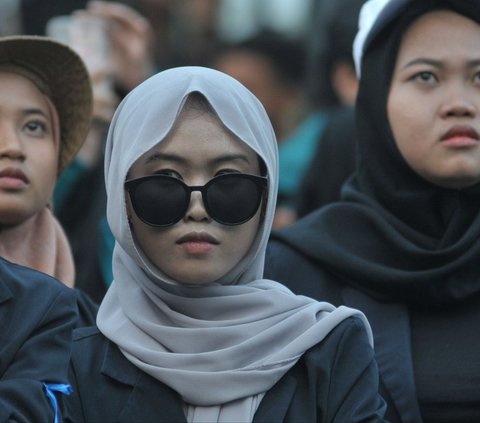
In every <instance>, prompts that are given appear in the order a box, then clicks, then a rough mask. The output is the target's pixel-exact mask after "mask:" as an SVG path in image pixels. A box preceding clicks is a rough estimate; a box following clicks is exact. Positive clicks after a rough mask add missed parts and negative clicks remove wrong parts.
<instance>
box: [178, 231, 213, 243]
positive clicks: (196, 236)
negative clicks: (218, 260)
mask: <svg viewBox="0 0 480 423" xmlns="http://www.w3.org/2000/svg"><path fill="white" fill-rule="evenodd" d="M190 242H191V243H207V244H214V245H218V244H220V242H218V240H217V239H216V238H214V237H213V236H212V235H210V234H208V233H206V232H190V233H188V234H186V235H183V236H182V237H180V238H179V239H178V240H177V244H186V243H190Z"/></svg>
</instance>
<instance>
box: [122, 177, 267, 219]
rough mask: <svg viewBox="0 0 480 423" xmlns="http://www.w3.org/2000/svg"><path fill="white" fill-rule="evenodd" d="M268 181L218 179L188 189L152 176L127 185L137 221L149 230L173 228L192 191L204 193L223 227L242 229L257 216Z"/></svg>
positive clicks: (211, 213)
mask: <svg viewBox="0 0 480 423" xmlns="http://www.w3.org/2000/svg"><path fill="white" fill-rule="evenodd" d="M266 186H267V178H266V177H264V176H254V175H248V174H245V173H228V174H224V175H219V176H216V177H215V178H213V179H211V180H210V181H208V182H207V183H206V184H205V185H203V186H188V185H186V184H185V183H184V182H182V181H181V180H180V179H178V178H174V177H172V176H167V175H150V176H144V177H141V178H137V179H130V180H128V181H126V182H125V189H126V190H127V191H128V193H129V195H130V200H131V202H132V206H133V209H134V211H135V214H136V215H137V216H138V218H139V219H140V220H141V221H142V222H144V223H146V224H147V225H150V226H170V225H173V224H175V223H177V222H178V221H180V220H181V219H182V218H183V217H184V216H185V213H186V212H187V209H188V206H189V204H190V196H191V193H192V191H200V192H201V193H202V199H203V204H204V206H205V210H206V211H207V213H208V215H209V216H210V217H211V218H212V219H213V220H215V221H217V222H219V223H221V224H223V225H229V226H233V225H241V224H242V223H245V222H247V221H248V220H250V219H251V218H252V217H253V216H254V215H255V213H256V212H257V210H258V208H259V206H260V203H261V201H262V195H263V192H264V189H265V187H266Z"/></svg>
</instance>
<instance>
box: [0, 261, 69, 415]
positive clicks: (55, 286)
mask: <svg viewBox="0 0 480 423" xmlns="http://www.w3.org/2000/svg"><path fill="white" fill-rule="evenodd" d="M76 321H77V307H76V301H75V295H74V292H73V290H71V289H70V288H67V287H66V286H64V285H62V284H61V283H60V282H58V281H57V280H55V279H53V278H51V277H49V276H47V275H45V274H43V273H40V272H37V271H35V270H32V269H28V268H26V267H23V266H19V265H16V264H13V263H10V262H8V261H6V260H4V259H2V258H0V423H3V422H18V423H21V422H23V423H33V422H34V423H51V422H52V423H53V421H54V411H53V410H54V408H53V402H52V401H51V400H50V399H49V398H48V397H47V395H46V391H45V387H44V385H43V383H47V384H49V383H61V384H67V383H68V378H67V373H68V362H69V359H70V351H71V337H72V331H73V327H74V325H75V324H76Z"/></svg>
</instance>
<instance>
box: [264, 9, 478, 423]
mask: <svg viewBox="0 0 480 423" xmlns="http://www.w3.org/2000/svg"><path fill="white" fill-rule="evenodd" d="M354 52H355V58H356V64H357V72H358V73H359V75H360V78H361V79H360V91H359V96H358V100H357V111H356V113H357V116H356V119H357V136H358V140H359V143H358V158H357V169H356V173H355V175H354V177H353V178H351V179H350V180H349V181H348V182H347V183H346V184H345V185H344V186H343V191H342V201H340V202H338V203H335V204H332V205H330V206H327V207H324V208H321V209H320V210H318V211H316V212H314V213H313V214H310V215H309V216H307V217H306V218H304V220H302V221H301V222H298V223H297V224H295V225H294V226H292V227H291V228H288V229H286V230H283V231H281V232H278V233H276V234H275V235H274V237H273V240H272V242H271V244H270V248H269V252H268V253H267V264H266V276H268V277H271V278H277V279H278V280H279V281H281V282H283V283H285V284H286V285H287V286H289V287H290V288H291V289H292V290H294V291H295V292H296V293H301V294H306V295H310V296H313V297H315V298H321V299H323V300H326V301H331V302H333V303H334V304H337V305H339V304H346V305H349V306H351V307H356V308H358V309H360V310H362V311H363V312H365V314H366V316H367V318H368V319H369V322H370V323H371V325H372V330H373V333H374V339H375V352H376V358H377V362H378V365H379V370H380V380H381V393H382V395H383V397H384V398H385V399H386V400H387V405H388V406H387V415H386V416H387V418H388V419H389V420H390V421H392V422H403V423H406V422H412V423H413V422H415V423H418V422H435V423H439V422H457V423H458V422H474V421H475V422H477V421H480V391H479V386H480V361H479V360H478V357H479V356H480V338H479V336H478V327H479V324H480V265H479V263H480V2H479V1H478V0H474V1H471V0H470V1H467V0H421V1H420V0H390V1H386V0H371V1H368V2H367V3H366V5H365V6H364V9H363V10H362V13H361V18H360V31H359V33H358V35H357V39H356V42H355V50H354Z"/></svg>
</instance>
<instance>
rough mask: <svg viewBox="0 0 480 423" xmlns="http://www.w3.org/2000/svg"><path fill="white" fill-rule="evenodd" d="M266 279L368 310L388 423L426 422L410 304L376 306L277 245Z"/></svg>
mask: <svg viewBox="0 0 480 423" xmlns="http://www.w3.org/2000/svg"><path fill="white" fill-rule="evenodd" d="M265 278H266V279H273V280H277V281H279V282H281V283H283V284H284V285H286V286H287V287H289V288H290V289H291V290H292V291H294V293H295V294H301V295H307V296H309V297H312V298H315V299H317V300H319V301H328V302H330V303H332V304H334V305H336V306H339V305H346V306H349V307H353V308H356V309H359V310H361V311H363V312H364V313H365V315H366V316H367V319H368V320H369V322H370V325H371V326H372V330H373V335H374V345H375V357H376V361H377V364H378V369H379V373H380V393H381V395H382V396H383V398H384V399H385V400H386V402H387V413H386V415H385V417H386V419H387V420H389V421H390V422H392V423H418V422H421V421H422V417H421V414H420V409H419V406H418V401H417V397H416V392H415V382H414V373H413V363H412V351H411V341H410V319H409V313H408V309H407V307H406V306H405V305H403V304H399V303H383V302H379V301H376V300H374V299H373V298H372V297H370V296H367V295H365V294H364V293H362V292H361V291H359V290H357V289H355V288H353V287H351V286H349V285H347V284H344V283H342V282H341V281H340V279H337V278H335V277H334V275H332V274H327V272H326V271H325V270H324V269H323V268H322V267H320V266H318V265H316V264H315V262H313V261H310V260H309V259H307V258H306V256H304V255H302V254H299V253H298V252H296V251H295V250H294V249H292V248H290V247H288V246H287V245H285V244H281V243H280V242H277V241H270V244H269V246H268V249H267V256H266V265H265Z"/></svg>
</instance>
